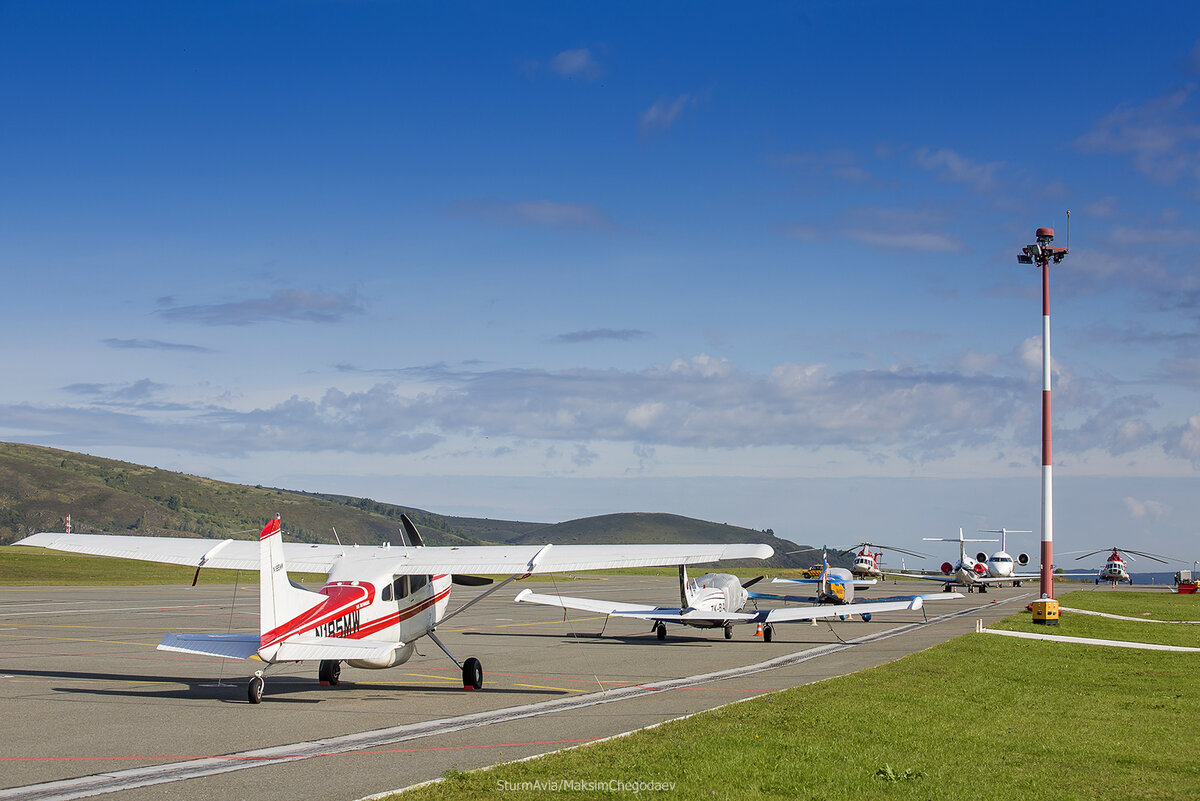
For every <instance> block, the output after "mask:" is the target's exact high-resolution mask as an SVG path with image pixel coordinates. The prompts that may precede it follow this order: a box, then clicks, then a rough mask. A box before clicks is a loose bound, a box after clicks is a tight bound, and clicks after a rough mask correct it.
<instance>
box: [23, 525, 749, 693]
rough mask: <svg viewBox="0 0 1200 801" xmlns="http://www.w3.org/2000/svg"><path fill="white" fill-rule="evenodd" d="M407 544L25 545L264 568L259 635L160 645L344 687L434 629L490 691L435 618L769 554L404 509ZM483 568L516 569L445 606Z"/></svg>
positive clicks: (126, 541)
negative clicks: (498, 525) (595, 539)
mask: <svg viewBox="0 0 1200 801" xmlns="http://www.w3.org/2000/svg"><path fill="white" fill-rule="evenodd" d="M401 522H402V523H403V525H404V534H405V535H407V536H403V535H402V539H403V540H404V542H405V544H404V545H403V546H402V547H391V546H390V545H388V544H385V545H382V546H379V547H361V548H360V547H358V546H351V547H349V548H345V547H343V546H341V545H309V544H306V543H297V542H289V543H284V542H283V537H282V533H281V531H280V526H281V523H280V521H279V519H278V518H276V519H275V520H272V521H271V522H269V523H267V525H266V526H264V527H263V530H262V533H261V534H260V535H259V541H258V542H257V543H255V542H250V541H245V540H223V541H220V542H217V541H214V540H204V539H196V538H183V537H178V538H176V537H129V536H121V535H106V534H58V533H41V534H34V535H33V536H31V537H26V538H25V539H23V540H21V541H20V542H18V543H16V544H17V545H34V546H38V547H42V548H52V549H54V550H59V551H71V552H74V553H85V554H92V555H96V556H113V557H121V558H125V559H141V560H144V561H150V562H165V563H168V564H178V565H189V566H195V567H196V569H197V575H198V574H199V569H200V568H201V567H218V568H228V569H240V570H253V569H257V570H258V572H259V610H260V621H259V633H258V634H168V635H167V636H166V637H164V638H163V641H162V642H161V643H159V646H158V647H159V649H160V650H163V651H178V652H182V653H186V654H199V655H203V656H216V657H224V658H227V659H251V658H258V659H261V660H262V661H263V662H266V663H267V665H268V667H269V666H270V665H273V664H278V663H281V662H309V661H313V662H320V667H319V670H318V675H319V677H320V680H321V683H322V684H337V683H338V680H339V676H340V674H341V663H342V662H345V663H346V664H348V665H351V666H353V667H359V668H372V669H381V668H389V667H392V666H394V665H399V664H401V663H402V662H405V661H407V660H408V658H409V657H410V656H412V654H413V645H414V641H415V640H417V639H419V638H420V637H426V636H427V637H429V638H430V639H431V640H433V642H434V643H435V644H436V645H437V646H438V647H439V648H441V649H442V651H443V652H444V653H445V654H446V656H448V657H450V659H451V661H453V662H454V664H456V665H458V666H459V667H460V668H461V669H462V676H463V687H464V689H473V690H477V689H479V688H481V687H483V668H482V666H481V665H480V663H479V660H478V659H476V658H475V657H470V658H468V659H466V660H465V661H463V662H459V661H458V660H457V659H455V657H454V656H453V655H452V654H451V653H450V651H449V650H447V648H446V646H445V645H443V644H442V641H441V640H440V639H438V637H437V635H436V634H434V631H435V629H436V628H437V627H438V625H440V624H443V623H445V622H446V621H447V620H449V619H450V618H452V617H454V616H455V615H457V614H459V613H460V612H462V611H464V610H466V609H467V608H469V607H470V606H472V605H473V604H475V603H477V602H478V601H480V600H482V599H483V598H485V597H486V596H488V595H490V594H492V593H493V592H495V591H496V590H498V589H500V588H501V587H503V586H504V585H506V584H508V583H509V582H510V581H515V580H517V579H519V578H525V577H528V576H530V575H532V574H534V573H552V572H558V571H579V570H601V569H606V568H615V567H648V566H656V565H688V564H703V563H706V562H716V561H720V560H723V559H767V558H769V557H770V556H771V555H772V553H773V550H772V548H771V546H769V545H762V544H753V543H749V544H745V543H739V544H728V543H710V544H693V545H543V546H541V547H537V546H529V545H522V546H463V547H453V548H447V547H439V548H434V547H426V546H424V545H423V543H422V541H421V535H420V533H419V532H418V531H417V529H416V526H414V525H413V524H412V521H411V520H409V519H408V517H407V515H405V516H402V517H401ZM288 568H291V569H293V570H298V571H303V572H309V573H327V574H328V577H327V580H326V582H325V585H324V586H323V587H322V588H321V589H320V591H318V592H311V591H309V590H306V589H303V588H302V587H300V586H299V585H297V584H293V583H292V582H291V580H290V579H289V578H288ZM475 573H492V574H512V575H510V576H509V577H508V578H507V579H505V580H504V581H501V582H499V583H498V584H496V585H495V586H493V587H490V588H489V589H487V590H485V591H484V592H482V593H480V594H479V595H477V596H475V597H474V598H473V599H471V600H470V601H468V602H467V603H465V604H463V605H462V606H460V607H459V608H458V609H456V610H454V611H453V612H450V613H447V612H446V608H447V606H448V605H449V602H450V585H451V583H452V581H453V582H454V583H459V584H467V585H480V584H488V583H491V581H490V579H481V578H476V577H475V576H473V575H460V574H475ZM264 672H265V669H264V670H259V671H256V672H255V674H254V677H253V678H252V679H250V685H249V688H248V696H249V700H250V703H252V704H257V703H260V702H261V701H262V695H263V686H264V685H263V673H264Z"/></svg>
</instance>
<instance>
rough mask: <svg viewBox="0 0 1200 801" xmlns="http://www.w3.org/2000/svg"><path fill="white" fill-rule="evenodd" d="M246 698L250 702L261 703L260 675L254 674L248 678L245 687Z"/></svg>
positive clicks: (261, 686)
mask: <svg viewBox="0 0 1200 801" xmlns="http://www.w3.org/2000/svg"><path fill="white" fill-rule="evenodd" d="M246 695H247V698H248V699H249V701H250V703H252V704H261V703H262V695H263V680H262V676H255V677H254V678H252V679H250V686H249V688H247V693H246Z"/></svg>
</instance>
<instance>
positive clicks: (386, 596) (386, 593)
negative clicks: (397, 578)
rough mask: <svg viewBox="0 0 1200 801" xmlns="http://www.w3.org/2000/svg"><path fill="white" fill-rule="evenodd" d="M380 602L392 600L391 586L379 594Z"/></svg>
mask: <svg viewBox="0 0 1200 801" xmlns="http://www.w3.org/2000/svg"><path fill="white" fill-rule="evenodd" d="M379 600H381V601H390V600H392V585H391V584H389V585H387V586H386V587H384V588H383V592H381V593H379Z"/></svg>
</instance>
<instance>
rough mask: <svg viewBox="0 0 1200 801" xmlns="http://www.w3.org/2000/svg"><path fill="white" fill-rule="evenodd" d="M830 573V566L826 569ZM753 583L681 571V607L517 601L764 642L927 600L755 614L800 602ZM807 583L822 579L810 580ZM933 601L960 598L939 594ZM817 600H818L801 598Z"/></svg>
mask: <svg viewBox="0 0 1200 801" xmlns="http://www.w3.org/2000/svg"><path fill="white" fill-rule="evenodd" d="M824 572H826V573H828V568H826V570H825V571H824ZM843 572H846V576H847V578H848V579H849V580H850V587H851V589H850V598H851V601H852V600H853V598H854V590H853V579H852V578H850V576H849V572H848V571H843ZM757 581H758V579H757V578H755V579H751V580H750V581H747V582H745V583H743V582H742V581H741V580H740V579H739V578H738V577H737V576H734V575H731V574H729V573H705V574H704V575H703V576H700V577H699V578H696V579H691V580H689V579H688V576H687V569H686V568H685V567H683V566H682V565H681V566H680V568H679V603H680V605H679V606H649V605H647V604H634V603H625V602H622V601H600V600H595V599H592V598H571V597H568V596H565V595H546V594H538V593H535V592H533V591H532V590H528V589H527V590H522V591H521V593H520V594H519V595H517V597H516V599H515V600H516V601H517V602H519V603H532V604H541V605H543V606H557V607H561V608H563V609H579V610H581V611H585V612H598V613H600V614H604V615H608V616H610V617H631V618H638V619H641V620H650V621H653V623H654V633H655V635H656V636H657V637H658V639H660V640H665V639H666V638H667V624H668V623H677V624H681V625H684V626H694V627H695V628H700V629H715V628H722V629H724V630H725V639H727V640H728V639H732V637H733V627H734V626H735V625H738V624H744V623H753V624H760V625H761V626H762V634H763V641H764V642H771V640H772V639H773V638H774V629H773V628H772V627H773V626H774V625H775V624H776V623H794V622H799V621H802V620H817V619H818V618H832V617H839V618H842V619H845V618H846V617H849V616H850V615H852V614H860V615H862V616H863V619H864V620H870V619H871V615H872V614H874V613H876V612H893V611H898V610H901V609H920V608H921V606H922V604H923V603H924V600H925V597H924V596H920V595H914V596H909V597H906V598H889V599H885V600H883V601H880V602H868V603H858V604H856V603H844V604H836V605H830V604H825V605H818V606H805V607H788V608H783V609H759V610H755V611H753V612H749V611H745V612H744V611H742V609H743V608H744V607H745V605H746V602H747V601H748V600H750V599H751V598H775V599H782V600H800V599H796V598H792V597H791V596H777V595H768V594H763V593H754V592H749V591H747V589H746V588H747V587H749V586H750V585H751V584H754V583H755V582H757ZM808 581H813V582H816V581H820V579H809V580H808ZM936 597H939V598H944V597H959V598H961V597H962V596H961V595H957V593H956V594H955V596H945V595H938V596H936ZM803 600H810V601H813V602H817V599H816V598H811V599H808V598H806V599H803Z"/></svg>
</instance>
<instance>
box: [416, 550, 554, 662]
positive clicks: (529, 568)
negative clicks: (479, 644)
mask: <svg viewBox="0 0 1200 801" xmlns="http://www.w3.org/2000/svg"><path fill="white" fill-rule="evenodd" d="M549 550H550V543H547V544H545V545H543V546H542V547H541V548H540V549H539V550H538V552H537V553H535V554H534V555H533V558H532V559H530V560H529V563H528V564H527V565H525V572H524V573H513V574H512V575H511V576H509V577H508V578H506V579H505V580H504V581H502V582H500V583H499V584H497V585H495V586H493V587H490V588H488V589H486V590H484V591H483V592H481V593H479V594H478V595H476V596H475V597H474V598H472V599H471V600H469V601H467V602H466V603H465V604H463V605H462V606H460V607H458V608H457V609H455V610H454V611H453V612H451V613H450V614H448V615H446V616H445V617H443V618H442V619H441V620H439V621H438V622H437V624H438V625H439V626H440V625H442V624H443V623H445V622H446V621H447V620H449V619H450V618H452V617H454V616H455V615H458V614H460V613H462V612H465V611H467V610H468V609H470V608H471V607H472V606H474V605H475V604H477V603H479V602H480V601H482V600H483V599H484V598H486V597H488V596H489V595H491V594H492V593H493V592H495V591H496V590H498V589H500V588H501V587H503V586H504V585H506V584H508V583H509V582H512V581H516V580H517V579H519V578H528V577H529V576H531V575H532V574H533V571H534V569H536V568H537V565H538V562H540V561H541V560H542V557H544V556H545V555H546V552H547V551H549ZM429 636H430V637H432V636H433V634H432V633H431V634H430V635H429ZM434 642H437V640H436V639H434ZM438 645H439V646H441V645H442V644H441V643H440V642H439V643H438ZM442 650H443V651H445V650H446V649H445V647H442ZM447 653H449V652H448V651H447ZM450 658H451V659H453V658H454V657H450ZM455 664H457V662H456V663H455Z"/></svg>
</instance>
